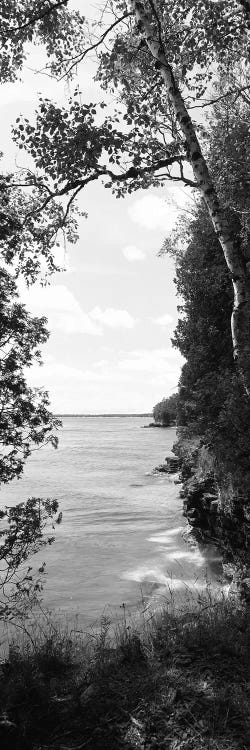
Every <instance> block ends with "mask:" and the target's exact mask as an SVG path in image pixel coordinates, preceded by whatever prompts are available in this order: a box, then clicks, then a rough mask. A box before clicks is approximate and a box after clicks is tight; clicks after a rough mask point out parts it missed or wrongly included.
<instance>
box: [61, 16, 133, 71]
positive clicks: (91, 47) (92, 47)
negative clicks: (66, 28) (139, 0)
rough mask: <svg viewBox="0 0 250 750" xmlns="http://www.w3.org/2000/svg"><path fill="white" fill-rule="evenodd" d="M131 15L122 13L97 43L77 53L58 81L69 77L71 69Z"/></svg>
mask: <svg viewBox="0 0 250 750" xmlns="http://www.w3.org/2000/svg"><path fill="white" fill-rule="evenodd" d="M132 15H133V14H132V13H131V12H129V11H128V12H127V13H124V15H123V16H121V18H117V19H116V20H115V21H114V23H112V24H111V25H110V26H109V27H108V28H107V29H106V31H104V33H103V34H102V36H101V37H100V39H98V41H97V42H95V43H94V44H91V45H90V47H87V48H86V49H85V50H84V51H83V52H82V53H79V55H76V57H75V58H73V59H74V62H73V63H72V65H70V67H69V68H68V70H67V72H66V73H64V74H63V75H62V76H61V78H59V81H60V80H62V78H65V75H69V73H71V70H73V68H74V67H75V66H76V65H78V64H79V63H80V62H82V60H84V58H85V57H86V55H87V54H88V53H89V52H92V50H94V49H97V47H99V46H100V44H102V42H103V41H104V39H105V38H106V36H108V34H109V33H110V31H112V30H113V29H114V28H115V26H118V24H119V23H121V22H122V21H124V19H125V18H129V16H132Z"/></svg>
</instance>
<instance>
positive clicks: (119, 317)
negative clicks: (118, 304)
mask: <svg viewBox="0 0 250 750" xmlns="http://www.w3.org/2000/svg"><path fill="white" fill-rule="evenodd" d="M89 314H90V317H91V318H92V320H94V321H97V322H98V323H101V324H102V325H104V326H108V327H109V328H134V324H135V322H134V319H133V318H132V316H131V315H130V313H128V312H127V310H115V309H114V308H113V307H108V308H107V310H101V308H100V307H95V308H94V310H92V312H90V313H89Z"/></svg>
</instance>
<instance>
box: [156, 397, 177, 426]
mask: <svg viewBox="0 0 250 750" xmlns="http://www.w3.org/2000/svg"><path fill="white" fill-rule="evenodd" d="M177 406H178V393H173V395H172V396H169V398H163V399H162V401H159V403H158V404H156V405H155V406H154V408H153V417H154V420H155V422H156V423H157V424H160V425H162V427H169V425H171V424H175V422H176V419H177Z"/></svg>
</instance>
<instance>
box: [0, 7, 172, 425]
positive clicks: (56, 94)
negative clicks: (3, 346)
mask: <svg viewBox="0 0 250 750" xmlns="http://www.w3.org/2000/svg"><path fill="white" fill-rule="evenodd" d="M79 5H80V6H81V4H80V3H79V2H78V7H79ZM73 6H74V7H77V0H75V1H74V3H73V2H72V3H71V4H69V7H73ZM88 8H90V11H91V13H93V6H92V5H91V3H90V2H89V0H86V1H85V4H84V12H85V14H86V15H87V11H88ZM40 62H41V52H40V50H39V49H37V48H36V51H35V52H34V51H32V55H31V58H30V59H29V60H28V61H27V65H26V66H25V68H24V71H23V75H22V79H23V80H22V82H16V83H14V84H6V85H4V86H2V87H1V101H0V115H1V136H2V142H1V150H2V151H3V152H4V159H3V166H4V168H12V167H13V166H14V165H15V164H17V165H18V166H20V165H23V164H24V161H23V159H24V158H25V157H24V156H23V153H24V152H23V151H22V152H18V151H17V149H16V147H15V146H13V143H12V142H11V136H10V132H11V125H12V124H13V123H14V122H15V119H16V117H17V116H18V115H19V114H20V113H22V114H23V115H24V116H27V117H30V116H32V114H33V113H34V110H35V108H36V103H37V100H38V95H40V93H42V94H44V95H46V96H49V97H51V98H53V99H55V100H57V101H58V102H59V103H61V104H65V103H66V101H67V97H68V95H69V93H71V92H73V90H74V88H75V83H76V81H73V82H72V84H68V83H66V82H65V81H62V82H60V83H59V82H57V81H52V80H51V79H50V78H48V77H46V76H44V75H42V74H39V73H37V74H35V73H34V69H39V67H40ZM31 68H32V69H31ZM78 82H79V86H80V89H81V91H82V100H83V101H84V100H85V101H86V102H87V101H95V100H96V101H98V99H100V91H99V89H98V87H97V84H94V83H93V65H92V63H91V62H90V61H89V62H87V64H85V65H82V66H81V69H80V71H79V77H78ZM38 92H39V94H38ZM101 98H102V99H103V98H104V95H103V93H102V94H101ZM186 201H187V189H186V188H184V187H183V188H179V187H176V185H173V184H172V185H171V183H170V184H169V185H168V187H166V188H164V190H163V189H159V190H157V189H152V190H151V189H149V190H147V191H144V190H141V191H138V192H136V193H134V194H133V195H130V196H128V197H126V198H125V199H120V200H117V199H116V198H115V197H114V196H112V194H111V192H110V191H109V190H105V189H104V187H103V185H101V184H92V185H89V186H88V187H87V188H86V190H85V191H84V192H82V193H81V194H80V198H79V207H80V208H81V209H82V210H84V211H87V213H88V218H87V219H85V218H82V219H81V220H80V223H79V240H78V241H77V243H76V245H68V247H67V248H66V249H65V248H63V249H61V251H60V250H59V251H58V252H59V256H60V257H59V258H57V259H58V260H59V261H60V262H61V263H62V264H63V265H65V266H66V271H65V272H62V273H57V274H55V275H54V277H53V278H51V281H50V285H48V286H46V287H42V286H40V285H37V284H36V285H35V286H33V287H30V288H29V289H27V288H26V287H25V285H24V283H23V282H21V284H20V293H21V298H22V300H23V301H24V302H25V303H26V304H27V308H28V309H29V310H30V312H31V313H32V314H34V315H37V316H40V315H45V316H46V317H47V319H48V329H49V331H50V338H49V341H48V342H47V344H46V345H45V346H43V350H42V355H43V362H44V364H43V366H42V367H39V366H34V367H32V368H31V369H30V370H29V371H28V372H27V379H28V382H29V383H30V384H31V385H32V386H44V387H45V388H46V389H47V390H48V391H49V394H50V400H51V405H52V409H53V411H54V412H55V413H63V414H67V413H80V414H82V413H83V414H84V413H93V414H95V413H103V414H105V413H141V412H150V411H151V410H152V408H153V406H154V405H155V404H156V403H157V402H158V401H160V400H161V399H162V398H163V397H166V396H169V395H171V394H172V393H174V392H175V391H176V388H177V384H178V379H179V376H180V369H181V364H182V362H183V360H182V358H181V356H180V354H179V352H178V351H177V350H175V349H173V348H172V346H171V336H172V334H173V330H174V328H175V325H176V321H177V317H178V316H177V304H178V300H177V299H176V296H175V286H174V282H173V278H174V266H173V261H172V259H171V258H169V257H167V256H165V257H163V258H159V257H157V253H158V251H159V250H160V248H161V246H162V243H163V241H164V239H165V237H166V236H167V235H168V234H169V233H170V231H171V229H172V228H173V226H174V224H175V222H176V220H177V217H178V215H179V212H180V210H181V208H182V207H185V205H186Z"/></svg>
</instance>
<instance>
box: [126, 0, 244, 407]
mask: <svg viewBox="0 0 250 750" xmlns="http://www.w3.org/2000/svg"><path fill="white" fill-rule="evenodd" d="M131 6H132V8H133V10H134V13H135V17H136V19H137V22H138V28H139V31H140V33H141V35H142V37H143V38H144V40H145V42H146V44H147V47H148V49H149V51H150V53H151V55H152V57H153V59H154V61H155V66H156V68H157V69H158V70H160V71H161V75H162V78H163V80H164V83H165V85H166V88H167V92H168V96H169V100H170V101H171V104H172V107H173V109H174V112H175V115H176V118H177V120H178V122H179V125H180V128H181V130H182V133H183V135H184V137H185V140H186V144H187V151H188V158H189V162H190V164H191V166H192V169H193V173H194V177H195V179H196V182H197V187H198V188H199V190H200V192H201V194H202V196H203V198H204V200H205V202H206V205H207V208H208V211H209V214H210V217H211V220H212V223H213V226H214V229H215V232H216V235H217V237H218V240H219V242H220V245H221V247H222V250H223V253H224V257H225V260H226V263H227V266H228V269H229V272H230V275H231V278H232V283H233V289H234V307H233V313H232V319H231V328H232V341H233V352H234V359H235V362H236V364H237V367H238V370H239V373H240V376H241V378H242V381H243V384H244V388H245V390H246V392H247V393H248V395H250V262H249V263H248V262H247V259H246V258H245V257H244V255H243V253H241V250H240V247H239V242H237V241H236V239H235V237H234V236H233V235H232V230H231V229H230V227H229V225H228V219H227V217H226V215H225V211H224V210H223V207H222V206H221V205H220V202H219V199H218V196H217V194H216V190H215V187H214V185H213V182H212V179H211V176H210V173H209V170H208V166H207V163H206V161H205V159H204V157H203V155H202V152H201V147H200V144H199V140H198V138H197V135H196V131H195V127H194V125H193V122H192V120H191V117H190V115H189V113H188V110H187V108H186V105H185V102H184V100H183V97H182V95H181V93H180V90H179V88H178V85H177V83H176V81H175V78H174V75H173V71H172V68H171V66H170V65H169V63H168V59H167V54H166V52H165V50H164V48H163V45H162V42H161V40H160V39H159V36H158V32H157V31H155V28H154V25H153V23H152V18H151V16H149V14H148V13H147V12H146V11H145V8H144V6H143V4H142V2H140V0H131Z"/></svg>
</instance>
